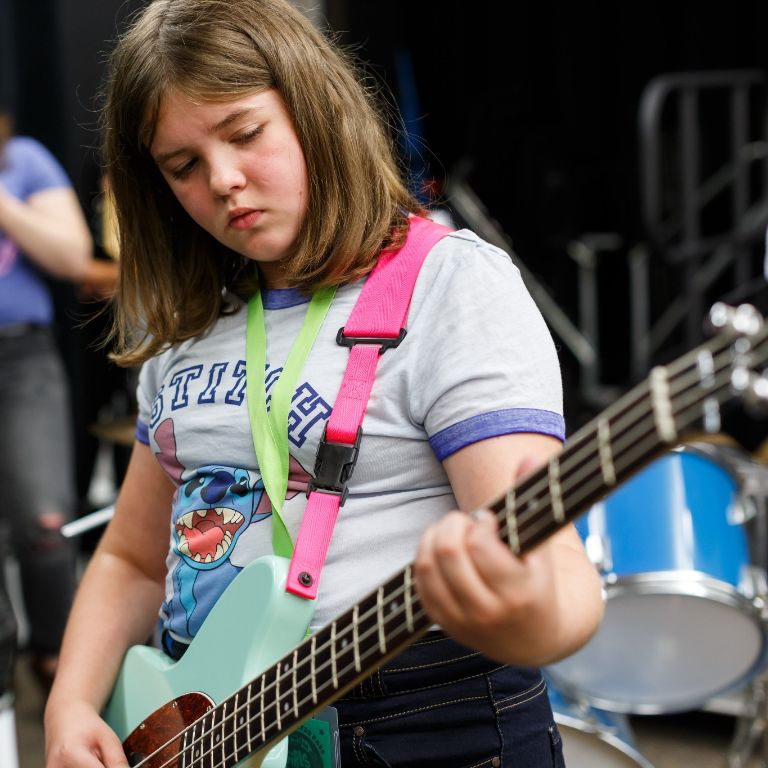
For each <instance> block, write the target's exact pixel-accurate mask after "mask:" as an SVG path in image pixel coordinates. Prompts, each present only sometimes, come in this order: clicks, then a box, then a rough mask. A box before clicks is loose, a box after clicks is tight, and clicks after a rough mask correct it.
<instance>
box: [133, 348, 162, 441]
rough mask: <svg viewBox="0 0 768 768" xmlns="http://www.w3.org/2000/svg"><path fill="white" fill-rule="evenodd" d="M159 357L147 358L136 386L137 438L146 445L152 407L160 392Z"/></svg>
mask: <svg viewBox="0 0 768 768" xmlns="http://www.w3.org/2000/svg"><path fill="white" fill-rule="evenodd" d="M157 365H158V358H156V357H154V358H151V359H150V360H147V362H145V363H144V364H143V365H142V366H141V370H140V371H139V381H138V384H137V386H136V402H137V404H138V408H139V414H138V417H137V419H136V439H137V440H138V441H139V442H140V443H144V445H149V426H150V424H151V423H152V409H153V407H154V402H155V399H156V398H157V396H158V394H160V393H159V392H158V390H157V371H156V369H157Z"/></svg>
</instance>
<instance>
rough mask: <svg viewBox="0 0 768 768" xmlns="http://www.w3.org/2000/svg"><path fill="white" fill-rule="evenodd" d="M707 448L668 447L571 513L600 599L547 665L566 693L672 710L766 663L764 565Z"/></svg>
mask: <svg viewBox="0 0 768 768" xmlns="http://www.w3.org/2000/svg"><path fill="white" fill-rule="evenodd" d="M720 450H723V449H720ZM713 455H715V456H717V455H719V454H711V453H703V452H699V451H696V450H692V449H687V450H680V451H675V452H673V453H670V454H667V455H665V456H663V457H662V458H661V459H658V460H657V461H655V462H654V463H653V464H651V465H649V466H648V467H647V468H646V469H645V470H643V471H642V472H641V473H639V474H638V475H636V476H635V477H633V478H632V479H631V480H629V481H628V482H627V483H626V484H624V485H623V486H621V487H620V488H619V489H617V490H616V491H615V492H613V493H612V494H611V495H609V496H608V497H607V498H606V499H605V500H604V501H603V502H601V503H599V504H596V505H595V506H594V507H592V509H591V510H590V511H589V512H588V513H587V514H586V515H585V516H583V517H582V518H581V519H579V520H578V521H577V524H576V525H577V528H578V530H579V533H580V534H581V536H582V538H583V540H584V542H585V545H586V548H587V552H588V554H589V555H590V558H591V559H592V561H593V562H594V563H595V564H596V565H597V566H598V568H599V570H600V571H601V573H602V576H603V585H604V589H605V595H606V610H605V618H604V620H603V623H602V624H601V626H600V628H599V630H598V632H597V633H596V635H595V636H594V637H593V638H592V639H591V640H590V642H589V643H588V644H587V645H586V646H585V647H584V648H582V649H581V650H580V651H578V652H577V653H576V654H574V655H573V656H571V657H569V658H567V659H565V660H564V661H561V662H558V663H557V664H554V665H552V666H550V667H548V668H547V673H548V674H549V675H550V677H551V679H552V680H553V681H554V683H555V685H556V686H557V687H558V688H559V689H561V690H562V691H564V692H565V693H567V694H568V695H569V696H572V697H574V698H580V697H584V698H586V699H587V700H588V701H590V702H591V703H592V704H594V705H595V706H596V707H599V708H601V709H608V710H612V711H615V712H631V713H637V714H659V713H666V712H678V711H683V710H689V709H695V708H696V707H698V706H699V705H701V704H702V703H704V702H705V701H707V700H708V699H710V698H713V697H714V696H716V695H719V694H721V693H723V692H725V691H727V690H730V689H733V688H736V687H739V686H742V685H745V684H746V683H747V682H748V681H749V680H750V679H751V678H752V677H754V676H755V675H756V674H757V673H758V672H759V671H760V668H761V667H762V666H763V664H764V661H765V655H766V627H765V621H764V616H763V610H764V608H765V575H764V570H763V569H760V568H756V567H754V566H753V565H751V562H752V559H751V557H750V553H749V546H748V541H747V535H746V532H745V528H744V525H743V524H742V523H743V509H742V504H741V497H740V494H739V488H738V485H737V482H736V480H735V479H734V474H733V472H732V471H730V470H729V469H726V466H725V465H724V463H722V462H721V461H715V460H714V459H713V458H712V456H713ZM722 455H723V456H725V455H726V454H724V453H723V454H722ZM730 465H731V467H733V466H735V465H734V463H733V461H731V462H730Z"/></svg>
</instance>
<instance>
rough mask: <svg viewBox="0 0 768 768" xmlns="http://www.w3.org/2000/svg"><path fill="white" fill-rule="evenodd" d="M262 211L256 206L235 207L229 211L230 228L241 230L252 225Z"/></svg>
mask: <svg viewBox="0 0 768 768" xmlns="http://www.w3.org/2000/svg"><path fill="white" fill-rule="evenodd" d="M262 214H263V211H260V210H258V209H256V208H235V209H234V210H231V211H230V212H229V223H228V226H229V227H230V229H235V230H243V229H249V228H250V227H252V226H253V225H254V224H255V223H256V222H257V221H258V220H259V219H260V218H261V216H262Z"/></svg>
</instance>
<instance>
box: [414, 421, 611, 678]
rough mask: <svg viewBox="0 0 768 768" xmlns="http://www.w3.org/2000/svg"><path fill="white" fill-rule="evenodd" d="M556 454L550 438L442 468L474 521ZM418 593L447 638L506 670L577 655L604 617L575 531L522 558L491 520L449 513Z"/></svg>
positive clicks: (488, 443)
mask: <svg viewBox="0 0 768 768" xmlns="http://www.w3.org/2000/svg"><path fill="white" fill-rule="evenodd" d="M559 450H560V442H559V441H558V440H555V439H554V438H551V437H547V436H544V435H535V434H515V435H504V436H502V437H495V438H491V439H489V440H483V441H480V442H478V443H474V444H472V445H468V446H466V447H465V448H462V449H461V450H459V451H457V452H456V453H454V454H453V455H451V456H449V457H448V458H447V459H445V461H444V466H445V469H446V472H447V473H448V477H449V479H450V481H451V485H452V487H453V490H454V493H455V496H456V499H457V501H458V504H459V507H460V508H461V509H462V510H463V512H469V511H472V510H474V509H478V508H480V507H482V505H483V504H485V503H487V502H489V501H490V500H491V499H493V498H495V497H497V496H498V495H500V494H501V493H503V492H504V491H505V490H506V489H507V488H508V487H509V486H510V485H511V484H512V483H513V481H514V480H515V478H519V477H520V476H521V474H526V473H528V472H530V471H531V470H533V469H534V468H536V467H537V466H540V465H542V464H544V463H545V462H546V461H547V460H548V459H549V458H550V457H551V456H553V455H554V454H556V453H557V452H558V451H559ZM416 585H417V588H418V591H419V596H420V598H421V601H422V603H423V605H424V608H425V609H426V611H427V613H428V614H429V615H430V617H431V618H432V619H433V620H434V621H435V622H436V623H437V624H439V625H440V626H441V627H442V628H443V629H445V631H446V632H448V633H449V634H450V635H452V636H453V637H454V638H456V639H457V640H458V641H460V642H462V643H464V644H465V645H468V646H470V647H473V648H476V649H477V650H479V651H481V652H482V653H484V654H485V655H487V656H490V657H491V658H494V659H498V660H499V661H502V662H505V663H510V664H519V665H525V666H528V665H530V666H539V665H542V664H549V663H551V662H554V661H556V660H557V659H560V658H562V657H564V656H567V655H569V654H570V653H573V652H574V651H576V650H577V649H578V648H579V647H581V646H582V645H583V644H584V643H585V642H586V641H587V640H588V639H589V638H590V637H591V635H592V634H593V633H594V632H595V631H596V629H597V627H598V625H599V623H600V619H601V618H602V613H603V601H602V596H601V587H600V580H599V577H598V574H597V571H596V570H595V568H594V566H593V565H592V564H591V563H590V562H589V560H588V559H587V556H586V554H585V552H584V549H583V547H582V544H581V540H580V539H579V536H578V534H577V533H576V530H575V528H574V527H573V526H572V525H568V526H566V527H565V528H563V529H562V530H561V531H560V532H558V533H556V534H555V535H554V536H552V537H551V538H549V539H548V540H547V541H545V542H544V543H543V544H541V545H540V546H538V547H537V548H536V549H534V550H532V551H531V552H530V553H528V554H526V555H524V556H523V557H521V558H518V557H516V556H515V555H513V554H512V551H511V550H510V549H509V547H507V545H506V544H504V542H503V541H502V540H501V539H500V538H499V537H498V533H497V526H496V521H495V518H494V516H493V515H491V514H490V513H487V514H486V515H481V516H479V519H475V518H474V517H470V516H469V515H467V514H463V513H460V512H454V513H451V514H449V515H447V516H446V517H445V518H444V519H443V520H441V521H440V522H438V523H436V524H435V525H433V526H431V527H430V528H429V529H428V530H427V532H426V534H425V536H424V538H423V539H422V543H421V546H420V548H419V553H418V557H417V559H416Z"/></svg>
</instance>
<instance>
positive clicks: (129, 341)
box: [103, 0, 421, 365]
mask: <svg viewBox="0 0 768 768" xmlns="http://www.w3.org/2000/svg"><path fill="white" fill-rule="evenodd" d="M266 88H276V89H277V90H278V91H279V92H280V94H281V95H282V97H283V100H284V101H285V104H286V106H287V109H288V112H289V114H290V115H291V118H292V120H293V123H294V127H295V129H296V133H297V135H298V137H299V142H300V144H301V147H302V150H303V152H304V157H305V161H306V165H307V175H308V178H309V198H308V207H307V214H306V216H305V219H304V221H303V224H302V228H301V231H300V233H299V237H298V240H297V243H296V244H295V249H294V252H293V253H292V255H291V256H290V258H289V259H288V260H287V261H286V263H285V264H284V267H285V270H286V272H285V275H286V278H287V280H288V281H289V283H290V284H291V285H293V286H297V287H300V288H303V289H306V290H308V291H311V290H313V289H315V288H319V287H321V286H325V285H330V284H340V283H344V282H348V281H351V280H354V279H356V278H358V277H360V276H362V275H364V274H366V273H367V272H369V271H370V270H371V269H372V267H373V265H374V264H375V261H376V258H377V255H378V253H379V252H380V250H381V248H382V247H383V246H385V245H389V244H394V245H397V244H398V243H399V242H401V240H402V238H403V236H404V234H405V232H406V231H407V216H408V213H409V212H417V211H420V210H421V209H420V206H419V204H418V203H417V202H416V201H415V200H414V198H413V197H412V196H411V194H410V193H409V192H408V190H407V188H406V186H405V184H404V182H403V180H402V176H401V174H400V170H399V168H398V164H397V161H396V159H395V155H394V151H393V146H392V141H391V139H390V138H389V136H388V131H387V121H386V119H385V118H384V117H383V113H382V112H381V110H380V108H379V107H378V106H376V99H375V97H374V96H373V94H372V93H371V92H370V89H369V88H368V87H366V85H364V81H362V80H359V79H358V75H357V72H356V70H355V69H354V67H353V65H352V64H351V63H350V60H349V59H348V57H347V56H346V55H345V54H344V53H343V52H342V51H341V50H340V49H339V48H338V47H337V46H335V45H334V44H333V43H331V42H330V41H329V40H328V39H326V37H325V36H324V35H322V34H321V33H320V32H319V31H318V30H316V29H315V27H314V26H313V25H312V24H311V23H310V22H309V21H308V20H307V19H306V18H305V17H304V16H303V15H302V14H301V13H300V12H299V11H297V10H296V9H295V8H293V7H292V6H291V5H290V4H289V3H288V2H286V1H285V0H155V1H154V2H152V3H151V4H150V5H149V6H148V7H147V8H146V9H145V10H144V11H143V12H142V13H141V14H140V15H139V16H138V17H137V19H136V20H135V21H134V23H133V24H132V25H131V26H130V28H129V30H128V31H127V33H126V34H125V35H124V36H123V37H122V38H121V40H119V42H118V44H117V47H116V49H115V51H114V53H113V55H112V57H111V60H110V67H109V73H108V79H107V85H106V101H105V108H104V111H103V129H104V154H105V162H106V168H107V172H108V174H109V177H110V180H111V184H112V190H113V193H114V196H115V203H116V207H117V215H118V226H119V231H120V267H121V278H120V283H119V288H118V293H117V301H116V320H115V331H114V334H113V335H114V336H115V337H116V341H117V352H116V354H115V355H114V357H115V359H116V360H117V361H118V362H119V363H121V364H123V365H133V364H138V363H140V362H142V361H144V360H146V359H147V358H149V357H151V356H152V355H154V354H156V353H157V352H158V351H160V350H162V349H163V348H165V347H167V346H169V345H172V344H175V343H177V342H179V341H182V340H184V339H188V338H191V337H194V336H197V335H199V334H201V333H203V332H204V331H205V330H206V329H207V328H209V327H210V326H211V324H212V323H213V322H215V320H216V318H217V317H218V316H219V315H220V314H221V311H222V306H223V305H222V289H223V288H224V287H225V286H229V287H232V281H233V279H234V277H235V275H236V274H237V273H238V270H240V269H241V268H242V258H241V257H240V256H239V255H237V254H234V253H233V252H231V251H229V250H228V249H227V248H225V247H224V246H223V245H221V244H220V243H218V242H217V241H216V240H215V239H214V238H212V237H211V236H210V235H209V234H208V233H207V232H205V231H204V230H203V229H202V228H200V227H199V226H198V225H197V224H195V223H194V222H193V221H192V219H191V218H190V217H189V216H188V215H187V213H186V212H185V211H184V210H183V209H182V208H181V206H180V205H179V203H178V202H177V201H176V199H175V197H174V196H173V194H172V193H171V191H170V189H169V188H168V186H167V184H166V182H165V180H164V179H163V178H162V176H161V174H160V172H159V170H158V169H157V167H156V165H155V163H154V161H153V160H152V157H151V156H150V153H149V149H148V147H149V146H150V144H151V141H152V137H153V133H154V130H155V125H156V122H157V118H158V112H159V109H160V104H161V101H162V98H163V96H164V94H165V93H167V92H168V91H169V89H179V90H180V91H182V92H183V93H185V94H186V95H188V96H190V97H192V98H194V99H196V100H200V101H203V102H205V101H228V100H231V99H235V98H238V97H242V96H243V95H246V94H248V93H253V92H257V91H260V90H264V89H266Z"/></svg>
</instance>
